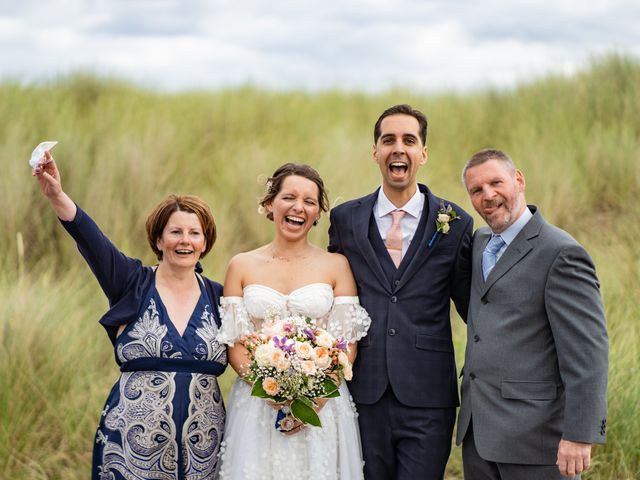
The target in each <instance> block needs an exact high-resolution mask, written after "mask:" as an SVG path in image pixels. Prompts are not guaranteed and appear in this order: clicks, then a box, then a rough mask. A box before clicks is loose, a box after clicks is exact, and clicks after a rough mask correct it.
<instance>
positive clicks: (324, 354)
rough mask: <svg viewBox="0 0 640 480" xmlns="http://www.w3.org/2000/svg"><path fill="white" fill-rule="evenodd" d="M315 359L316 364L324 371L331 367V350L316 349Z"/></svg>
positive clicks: (314, 352)
mask: <svg viewBox="0 0 640 480" xmlns="http://www.w3.org/2000/svg"><path fill="white" fill-rule="evenodd" d="M313 358H314V360H315V362H316V366H317V367H318V368H320V369H322V370H324V369H325V368H328V367H329V365H331V357H330V356H329V349H328V348H327V347H316V348H314V349H313Z"/></svg>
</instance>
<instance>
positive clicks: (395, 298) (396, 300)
mask: <svg viewBox="0 0 640 480" xmlns="http://www.w3.org/2000/svg"><path fill="white" fill-rule="evenodd" d="M391 303H398V297H396V296H395V295H394V296H393V297H391Z"/></svg>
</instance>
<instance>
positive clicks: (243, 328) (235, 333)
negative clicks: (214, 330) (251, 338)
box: [217, 297, 255, 346]
mask: <svg viewBox="0 0 640 480" xmlns="http://www.w3.org/2000/svg"><path fill="white" fill-rule="evenodd" d="M220 318H221V319H222V326H221V327H220V330H219V332H218V336H217V340H218V342H220V343H226V344H227V345H230V346H232V345H233V344H234V343H235V342H236V341H238V340H239V339H240V338H241V337H242V336H244V335H247V334H248V333H253V332H254V331H255V327H254V326H253V322H252V321H251V318H249V314H248V313H247V309H246V308H245V307H244V299H243V298H242V297H221V298H220Z"/></svg>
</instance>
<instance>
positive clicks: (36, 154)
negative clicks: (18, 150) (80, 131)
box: [29, 142, 58, 168]
mask: <svg viewBox="0 0 640 480" xmlns="http://www.w3.org/2000/svg"><path fill="white" fill-rule="evenodd" d="M57 144H58V142H42V143H41V144H40V145H38V146H37V147H36V149H35V150H34V151H33V153H32V154H31V160H29V165H31V168H36V167H37V166H38V164H39V163H40V160H42V159H43V158H44V152H46V151H47V150H51V149H52V148H53V147H55V146H56V145H57Z"/></svg>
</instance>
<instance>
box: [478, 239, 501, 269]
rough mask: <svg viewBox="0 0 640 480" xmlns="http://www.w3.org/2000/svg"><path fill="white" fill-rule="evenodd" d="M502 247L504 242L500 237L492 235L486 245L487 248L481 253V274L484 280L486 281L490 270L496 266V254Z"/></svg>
mask: <svg viewBox="0 0 640 480" xmlns="http://www.w3.org/2000/svg"><path fill="white" fill-rule="evenodd" d="M503 245H504V240H503V239H502V237H501V236H500V235H494V236H493V237H491V240H489V243H487V246H486V247H485V249H484V252H482V274H483V275H484V279H485V280H486V279H487V277H488V276H489V273H490V272H491V270H493V267H494V266H495V264H496V261H497V258H496V254H497V253H498V251H499V250H500V249H501V248H502V246H503Z"/></svg>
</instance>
